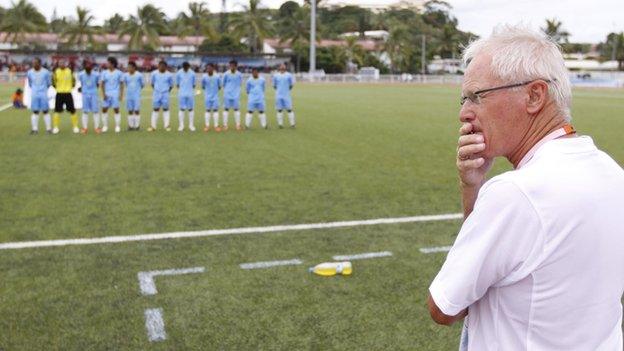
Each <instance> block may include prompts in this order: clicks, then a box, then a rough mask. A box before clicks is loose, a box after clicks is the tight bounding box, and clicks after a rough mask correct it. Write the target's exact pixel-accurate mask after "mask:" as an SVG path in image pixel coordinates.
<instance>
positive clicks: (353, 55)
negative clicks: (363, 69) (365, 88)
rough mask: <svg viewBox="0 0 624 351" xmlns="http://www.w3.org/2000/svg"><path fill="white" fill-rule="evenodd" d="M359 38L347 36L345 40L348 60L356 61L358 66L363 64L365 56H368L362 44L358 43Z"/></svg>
mask: <svg viewBox="0 0 624 351" xmlns="http://www.w3.org/2000/svg"><path fill="white" fill-rule="evenodd" d="M357 40H358V38H357V37H355V36H353V37H347V38H346V40H345V44H346V46H345V48H344V49H345V54H346V55H347V60H348V61H349V62H351V63H355V64H357V65H358V66H362V64H364V56H366V52H365V51H364V48H363V47H362V45H360V44H359V43H358V41H357Z"/></svg>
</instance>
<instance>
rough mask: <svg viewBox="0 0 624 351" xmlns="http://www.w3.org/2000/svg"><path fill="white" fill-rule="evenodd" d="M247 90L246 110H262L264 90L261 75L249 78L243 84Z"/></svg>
mask: <svg viewBox="0 0 624 351" xmlns="http://www.w3.org/2000/svg"><path fill="white" fill-rule="evenodd" d="M245 90H246V91H247V95H248V99H247V110H248V111H254V110H258V111H264V90H265V80H264V78H262V77H258V78H253V77H252V78H249V79H248V80H247V84H246V86H245Z"/></svg>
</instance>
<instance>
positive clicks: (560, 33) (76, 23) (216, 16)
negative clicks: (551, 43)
mask: <svg viewBox="0 0 624 351" xmlns="http://www.w3.org/2000/svg"><path fill="white" fill-rule="evenodd" d="M228 1H231V0H228ZM310 1H316V2H317V16H318V18H317V35H316V37H317V40H319V41H320V40H321V39H344V40H345V42H344V44H343V45H340V46H331V47H320V48H318V49H317V55H318V56H317V65H318V67H319V68H323V69H325V71H326V72H332V73H334V72H344V71H345V70H346V69H347V68H348V65H349V64H355V65H357V66H374V67H377V68H380V69H381V70H382V71H384V72H388V71H391V72H419V71H420V68H421V64H422V63H421V58H422V56H423V52H422V50H423V48H422V46H421V42H422V38H423V36H424V38H425V43H426V46H425V51H426V52H424V56H425V59H426V60H430V59H432V58H433V57H434V56H439V57H441V58H456V57H459V55H460V53H461V47H462V46H463V45H466V44H467V43H468V42H469V41H470V40H472V39H474V38H476V36H475V35H474V34H472V33H470V32H465V31H461V30H459V29H458V27H457V25H458V22H457V19H456V18H455V17H454V16H453V15H452V14H451V11H452V8H451V6H450V5H449V4H448V3H447V2H445V1H440V0H432V1H428V2H426V3H425V5H424V7H423V8H421V9H417V8H388V9H385V10H383V11H380V12H376V11H371V10H370V9H367V8H362V7H358V6H341V7H335V6H331V7H330V6H323V5H324V4H323V1H324V0H306V1H305V2H304V4H303V5H299V4H298V3H297V2H295V1H286V2H284V3H283V4H282V5H281V6H280V7H279V8H278V9H268V8H266V7H264V6H262V3H261V0H248V3H246V5H245V6H244V7H243V9H242V10H241V11H237V12H232V13H225V12H224V13H212V12H210V11H209V10H208V6H207V4H206V3H205V2H203V1H196V2H190V3H189V4H188V6H187V8H186V9H185V10H184V11H181V12H180V13H179V14H178V15H177V16H175V17H173V18H169V17H168V16H167V15H166V14H165V13H164V12H163V11H162V9H160V8H159V7H157V6H154V5H152V4H145V5H142V6H139V7H138V8H137V9H136V12H135V13H134V14H131V15H128V16H126V17H124V16H122V15H120V14H118V13H117V14H114V15H113V16H111V17H109V18H107V19H106V20H105V21H104V23H103V25H96V24H95V23H94V22H95V17H94V16H93V14H92V13H91V11H90V10H89V9H87V8H84V7H80V6H78V7H77V8H76V12H75V14H74V15H73V16H70V17H58V16H57V15H56V11H55V13H54V14H53V15H52V18H51V19H50V20H49V21H48V20H47V19H46V17H45V16H44V15H43V14H42V13H41V12H40V11H39V10H38V9H37V7H36V6H35V5H34V4H33V3H31V2H30V1H29V0H17V1H16V2H13V3H12V4H11V6H10V7H9V8H0V31H2V32H5V33H7V35H6V37H4V38H3V39H4V41H7V42H12V43H16V44H18V45H19V47H20V48H23V49H32V50H36V49H42V48H44V43H27V42H25V41H24V37H25V35H26V34H27V33H40V32H52V33H57V34H59V35H60V38H61V42H60V43H59V46H58V47H59V49H60V50H62V49H67V50H92V51H105V50H106V43H102V42H98V41H97V40H95V38H94V37H95V36H96V35H97V34H113V35H118V36H119V37H122V36H127V37H128V38H129V42H128V49H129V50H140V51H155V50H157V48H158V47H159V46H160V36H164V35H170V36H177V37H180V38H184V37H187V36H199V37H203V40H202V42H201V44H200V45H199V48H198V50H199V51H200V52H211V53H232V52H237V53H245V52H246V53H261V52H262V47H263V42H264V39H266V38H277V39H278V40H279V42H281V43H285V44H287V46H290V47H291V49H292V54H293V63H294V64H295V65H296V68H297V70H307V69H308V62H309V57H308V52H309V45H310V43H309V38H310V7H311V6H310ZM542 29H543V30H544V31H545V32H546V33H547V34H549V35H551V36H552V37H553V38H554V39H555V40H557V41H558V42H559V43H560V44H561V45H562V47H563V48H564V50H566V51H570V52H578V51H583V50H587V45H586V44H572V43H569V42H568V37H569V33H567V32H566V31H565V30H563V27H562V23H561V22H559V21H557V20H555V19H552V20H547V21H546V26H545V27H544V28H542ZM369 30H385V31H387V32H388V36H387V38H386V39H385V40H383V41H381V42H380V44H379V47H378V50H376V51H374V52H371V51H366V50H364V48H363V47H362V46H361V45H359V43H358V40H357V39H358V36H353V37H347V38H345V37H343V36H341V35H342V34H344V33H346V32H355V33H359V37H361V38H363V37H364V32H365V31H369ZM599 50H600V52H601V59H611V58H615V59H617V60H618V61H620V69H622V68H623V67H622V65H623V64H624V33H610V34H609V35H608V36H607V38H606V40H605V42H604V43H601V44H599ZM278 53H279V52H278ZM383 55H386V57H387V60H388V61H389V62H390V65H389V67H387V66H386V65H385V64H382V62H381V61H382V60H381V58H382V56H383Z"/></svg>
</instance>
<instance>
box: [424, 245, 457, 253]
mask: <svg viewBox="0 0 624 351" xmlns="http://www.w3.org/2000/svg"><path fill="white" fill-rule="evenodd" d="M451 247H452V246H436V247H421V248H420V252H421V253H424V254H430V253H436V252H448V251H451Z"/></svg>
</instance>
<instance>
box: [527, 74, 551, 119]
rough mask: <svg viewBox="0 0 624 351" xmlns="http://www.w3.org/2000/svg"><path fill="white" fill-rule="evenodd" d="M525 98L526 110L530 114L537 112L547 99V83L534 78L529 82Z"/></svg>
mask: <svg viewBox="0 0 624 351" xmlns="http://www.w3.org/2000/svg"><path fill="white" fill-rule="evenodd" d="M527 89H528V91H527V92H528V98H527V112H528V113H529V114H531V115H534V114H537V113H539V112H540V111H541V110H542V109H543V108H544V106H545V105H546V102H547V100H548V83H546V82H544V81H543V80H536V81H535V82H533V83H531V84H529V86H528V87H527Z"/></svg>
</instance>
